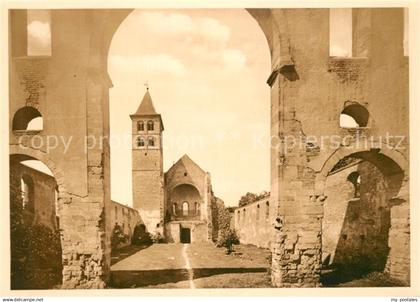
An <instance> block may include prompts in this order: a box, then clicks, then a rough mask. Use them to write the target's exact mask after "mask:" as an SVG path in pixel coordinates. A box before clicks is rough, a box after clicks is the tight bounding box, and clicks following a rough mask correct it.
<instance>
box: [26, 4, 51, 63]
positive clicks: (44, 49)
mask: <svg viewBox="0 0 420 302" xmlns="http://www.w3.org/2000/svg"><path fill="white" fill-rule="evenodd" d="M27 31H28V36H27V39H28V40H27V42H28V43H27V45H28V49H27V51H28V56H51V11H50V10H48V9H28V11H27Z"/></svg>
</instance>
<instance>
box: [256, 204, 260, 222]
mask: <svg viewBox="0 0 420 302" xmlns="http://www.w3.org/2000/svg"><path fill="white" fill-rule="evenodd" d="M256 215H257V218H256V220H258V219H260V205H259V204H257V213H256Z"/></svg>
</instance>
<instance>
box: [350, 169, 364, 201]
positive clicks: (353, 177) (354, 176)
mask: <svg viewBox="0 0 420 302" xmlns="http://www.w3.org/2000/svg"><path fill="white" fill-rule="evenodd" d="M347 180H348V181H349V182H351V183H352V184H353V188H354V191H353V192H354V193H353V197H354V198H358V197H360V182H361V177H360V174H359V172H357V171H354V172H351V173H350V174H349V176H347Z"/></svg>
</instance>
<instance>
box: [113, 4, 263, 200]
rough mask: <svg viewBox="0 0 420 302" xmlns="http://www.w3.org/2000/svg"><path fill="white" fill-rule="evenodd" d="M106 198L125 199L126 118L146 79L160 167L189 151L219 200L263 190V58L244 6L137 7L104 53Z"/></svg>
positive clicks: (260, 35) (128, 189)
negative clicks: (158, 123)
mask: <svg viewBox="0 0 420 302" xmlns="http://www.w3.org/2000/svg"><path fill="white" fill-rule="evenodd" d="M108 63H109V74H110V76H111V79H112V81H113V84H114V87H113V88H112V89H111V90H110V119H111V135H113V136H114V137H115V139H114V140H113V143H112V145H111V183H112V186H111V194H112V198H113V199H114V200H116V201H119V202H122V203H128V204H131V202H132V196H131V192H132V190H131V144H120V143H119V142H121V141H123V140H124V139H122V138H123V137H127V135H128V134H131V120H130V118H129V114H132V113H134V112H135V111H136V109H137V107H138V105H139V103H140V101H141V99H142V97H143V95H144V93H145V90H146V88H145V86H144V83H148V84H149V86H150V94H151V96H152V99H153V102H154V105H155V107H156V109H157V111H158V112H159V113H160V114H162V119H163V122H164V126H165V131H164V134H163V139H164V170H165V171H166V170H167V169H169V168H170V166H171V165H172V164H173V163H174V162H176V161H177V160H178V159H179V158H180V157H181V156H182V155H183V154H188V155H189V156H190V157H191V158H192V159H193V160H194V161H195V162H196V163H197V164H199V165H200V166H201V167H202V168H203V169H204V170H206V171H208V172H210V174H211V176H212V183H213V190H214V192H215V194H216V195H217V196H219V197H220V198H222V199H223V200H224V201H225V203H226V204H228V205H234V204H237V201H238V200H239V198H240V196H241V195H243V194H245V193H246V192H248V191H251V192H261V191H263V190H269V183H270V172H269V171H270V169H269V165H270V157H269V156H270V153H269V147H268V145H267V144H265V145H263V144H262V143H261V142H268V139H269V125H270V122H269V121H270V89H269V86H268V85H267V84H266V83H265V81H266V79H267V78H268V76H269V73H270V57H269V49H268V46H267V42H266V40H265V37H264V34H263V33H262V31H261V29H260V28H259V27H258V25H257V23H256V21H255V20H254V19H253V18H252V17H251V16H250V15H249V14H248V13H247V12H246V11H245V10H236V9H235V10H226V9H223V10H136V11H134V12H133V13H132V14H131V15H130V16H129V17H128V18H127V19H126V20H125V21H124V22H123V23H122V25H121V26H120V28H119V29H118V31H117V33H116V34H115V36H114V38H113V41H112V44H111V48H110V51H109V61H108Z"/></svg>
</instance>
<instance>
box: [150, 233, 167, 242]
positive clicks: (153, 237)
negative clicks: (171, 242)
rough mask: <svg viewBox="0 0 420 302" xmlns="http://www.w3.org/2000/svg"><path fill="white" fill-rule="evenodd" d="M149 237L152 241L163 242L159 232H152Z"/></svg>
mask: <svg viewBox="0 0 420 302" xmlns="http://www.w3.org/2000/svg"><path fill="white" fill-rule="evenodd" d="M151 239H152V242H153V243H164V238H163V236H162V235H161V234H160V233H159V232H157V233H155V234H152V235H151Z"/></svg>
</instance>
